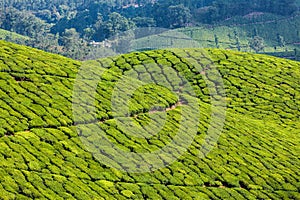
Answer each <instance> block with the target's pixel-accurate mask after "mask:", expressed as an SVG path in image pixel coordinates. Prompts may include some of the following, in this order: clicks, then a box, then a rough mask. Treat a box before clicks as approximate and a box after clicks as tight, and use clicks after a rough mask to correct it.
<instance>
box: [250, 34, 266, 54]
mask: <svg viewBox="0 0 300 200" xmlns="http://www.w3.org/2000/svg"><path fill="white" fill-rule="evenodd" d="M249 46H250V47H251V49H253V50H254V51H255V52H256V53H258V52H260V51H262V50H264V48H265V45H264V39H263V38H262V37H259V36H255V37H254V38H252V39H251V40H250V41H249Z"/></svg>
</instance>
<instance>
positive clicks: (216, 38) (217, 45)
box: [214, 34, 220, 48]
mask: <svg viewBox="0 0 300 200" xmlns="http://www.w3.org/2000/svg"><path fill="white" fill-rule="evenodd" d="M214 37H215V44H216V47H217V48H219V47H220V46H219V38H218V36H217V35H216V34H215V35H214Z"/></svg>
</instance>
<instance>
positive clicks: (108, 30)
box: [103, 12, 135, 38]
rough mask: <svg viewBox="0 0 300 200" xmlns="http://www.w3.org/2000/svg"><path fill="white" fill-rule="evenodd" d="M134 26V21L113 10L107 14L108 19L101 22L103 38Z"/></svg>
mask: <svg viewBox="0 0 300 200" xmlns="http://www.w3.org/2000/svg"><path fill="white" fill-rule="evenodd" d="M134 27H135V24H134V22H132V21H131V20H128V19H127V18H126V17H123V16H122V15H120V14H119V13H116V12H113V13H111V14H110V15H109V19H108V21H106V22H104V24H103V36H104V38H109V37H111V36H115V35H118V34H119V33H121V32H125V31H127V30H129V29H132V28H134Z"/></svg>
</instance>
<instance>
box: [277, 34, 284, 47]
mask: <svg viewBox="0 0 300 200" xmlns="http://www.w3.org/2000/svg"><path fill="white" fill-rule="evenodd" d="M277 42H278V46H280V47H285V41H284V38H283V36H282V35H280V34H279V33H278V34H277Z"/></svg>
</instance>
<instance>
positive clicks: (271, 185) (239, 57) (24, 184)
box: [0, 41, 300, 199]
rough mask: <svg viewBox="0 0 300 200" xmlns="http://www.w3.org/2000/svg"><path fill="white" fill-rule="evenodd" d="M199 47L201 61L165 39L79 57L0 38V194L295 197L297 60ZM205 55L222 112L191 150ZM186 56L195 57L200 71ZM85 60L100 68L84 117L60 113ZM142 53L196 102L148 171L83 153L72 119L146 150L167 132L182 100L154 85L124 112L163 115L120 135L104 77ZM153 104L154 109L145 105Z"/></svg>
mask: <svg viewBox="0 0 300 200" xmlns="http://www.w3.org/2000/svg"><path fill="white" fill-rule="evenodd" d="M205 52H206V53H207V54H208V55H210V57H211V59H210V60H207V58H206V59H205V58H204V57H203V54H202V53H203V50H200V49H185V50H179V49H177V50H176V49H175V50H172V51H171V50H159V51H147V52H140V53H130V54H127V55H123V56H119V57H114V58H107V59H100V60H98V61H89V62H87V63H80V62H77V61H73V60H71V59H67V58H64V57H61V56H57V55H53V54H48V53H45V52H42V51H38V50H35V49H31V48H28V47H24V46H19V45H15V44H12V43H7V42H4V41H0V108H1V109H0V194H1V196H0V198H1V199H14V198H22V199H32V198H48V199H66V198H70V199H112V198H117V199H128V198H132V199H143V198H150V199H245V198H246V199H299V198H300V196H299V191H300V185H299V183H300V173H299V172H300V161H299V155H300V134H299V130H300V121H299V119H300V110H299V108H300V63H299V62H294V61H290V60H285V59H279V58H274V57H269V56H265V55H254V54H250V53H240V52H234V51H225V50H214V49H207V50H205ZM182 57H185V58H186V59H181V58H182ZM107 62H112V63H111V64H110V65H107V64H105V63H107ZM211 62H214V63H215V64H216V65H217V66H218V70H219V72H220V74H221V76H222V78H223V82H224V85H225V90H226V103H227V114H226V122H225V125H224V129H223V132H222V134H221V136H220V138H219V140H218V143H217V144H216V145H215V147H214V148H213V150H212V151H211V152H210V153H209V154H208V155H207V156H206V157H205V158H199V155H198V150H199V149H201V147H202V143H203V141H204V136H205V133H206V131H207V130H208V128H209V124H210V120H211V119H212V116H211V109H212V107H211V105H210V104H211V99H210V96H209V91H208V90H207V84H208V82H207V80H208V81H209V80H211V78H212V77H211V75H210V74H209V73H206V68H207V67H208V66H209V65H210V64H211ZM193 63H198V64H202V65H201V66H202V70H201V73H200V74H199V71H197V70H195V68H194V67H193V65H192V64H193ZM85 64H87V65H86V66H91V65H94V66H95V67H98V71H99V72H100V73H101V72H103V74H102V75H103V76H102V77H103V80H102V83H101V84H99V85H98V88H97V94H96V100H95V102H94V105H95V107H96V108H97V109H96V113H95V115H94V116H96V118H92V119H90V120H88V119H87V117H85V116H82V118H80V117H77V118H75V119H74V117H73V115H72V101H73V100H72V95H73V85H74V84H75V78H76V74H77V73H78V71H79V68H80V66H82V67H84V66H85ZM148 64H151V65H153V73H156V74H157V77H158V76H161V80H165V82H166V84H170V85H173V84H174V82H173V81H172V80H170V79H168V78H170V77H167V76H166V71H167V70H168V69H169V68H170V67H172V68H175V69H176V70H177V71H178V72H180V73H182V74H183V75H184V76H185V77H186V78H187V80H188V81H189V82H190V84H191V85H192V86H193V88H194V89H195V93H196V95H197V97H198V101H199V105H200V107H201V115H200V118H199V120H200V122H199V124H198V127H197V130H198V132H197V135H196V137H195V138H194V141H193V142H192V145H191V146H190V147H189V148H188V150H187V151H186V153H184V154H183V155H182V156H181V157H180V158H179V159H178V160H177V161H175V162H174V163H172V164H171V165H170V166H168V167H164V168H161V169H159V170H156V171H153V172H148V173H129V172H123V171H118V170H116V169H113V168H110V167H108V166H106V165H104V164H103V163H101V162H99V161H98V160H97V159H96V158H95V157H93V155H92V154H91V153H90V152H89V151H87V149H86V147H85V146H84V143H83V142H82V140H81V139H80V137H79V135H80V134H79V135H78V133H77V132H76V129H77V131H78V132H79V133H81V131H84V130H83V129H84V125H85V124H86V123H90V124H91V125H92V126H91V127H99V126H100V127H101V128H103V129H104V130H105V133H106V134H107V137H108V138H109V139H110V140H111V141H112V142H113V143H114V144H115V145H117V146H119V147H120V148H122V149H124V151H128V152H141V151H146V152H152V151H153V150H156V149H159V148H161V147H163V146H164V145H165V144H167V143H168V142H170V141H171V140H172V138H173V137H174V134H176V131H177V130H178V126H179V125H180V124H179V122H180V119H181V118H180V113H181V111H182V110H184V109H185V107H186V105H185V104H184V102H179V99H178V98H176V95H174V94H173V93H171V92H170V91H168V90H167V89H164V88H163V87H161V86H157V85H153V86H149V87H150V88H147V87H145V88H143V89H142V90H141V91H137V93H135V95H133V96H132V99H131V100H130V103H129V105H130V108H129V111H128V113H125V114H126V115H124V118H128V117H130V119H132V121H135V122H136V123H137V124H144V123H147V122H148V121H149V118H150V117H151V116H155V117H156V118H157V119H158V120H159V119H160V117H161V115H163V114H167V120H166V123H165V124H164V127H163V129H162V130H161V131H159V133H158V134H157V135H155V136H152V137H150V138H147V140H146V139H144V138H136V137H134V136H131V135H128V134H126V132H123V131H122V130H121V129H119V128H118V126H117V125H116V120H115V119H114V117H113V112H112V108H111V104H110V102H111V101H112V99H111V97H112V92H113V90H114V86H115V84H116V82H117V81H118V80H120V79H121V77H122V76H125V78H126V77H127V75H126V73H125V72H126V71H129V70H131V69H133V70H132V74H131V76H130V77H129V76H128V79H129V80H131V79H132V81H135V80H133V77H134V76H136V77H139V76H146V75H147V72H145V70H144V72H140V73H138V71H137V69H138V66H140V67H141V66H145V65H148ZM167 66H169V67H167ZM139 70H142V71H143V67H141V68H140V69H139ZM135 72H136V73H135ZM124 74H125V75H124ZM155 77H156V76H155ZM155 77H153V79H154V80H155ZM146 79H147V78H146ZM146 79H145V80H146ZM148 79H151V78H148ZM209 82H210V81H209ZM212 82H213V81H212ZM177 89H180V88H177ZM147 94H148V95H147ZM187 98H189V97H187ZM75 103H76V102H75ZM156 103H159V104H160V107H161V108H159V109H157V110H152V109H151V105H153V104H156ZM85 109H87V111H88V110H89V109H88V108H85ZM84 112H85V111H83V113H84ZM187 123H188V122H187ZM193 125H194V124H190V126H193ZM91 131H92V130H91ZM87 138H88V139H89V141H91V142H93V141H95V140H93V138H89V137H87ZM107 151H109V149H108V150H107ZM162 159H163V158H162ZM120 162H121V161H120ZM148 162H149V161H147V160H145V161H144V163H146V164H147V163H148ZM140 164H141V165H143V163H140ZM120 165H122V164H120Z"/></svg>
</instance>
